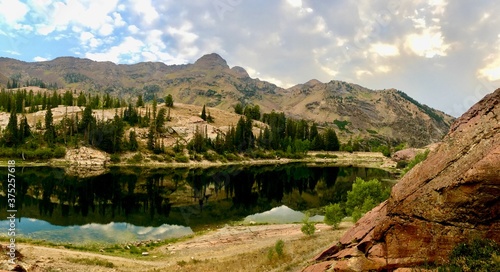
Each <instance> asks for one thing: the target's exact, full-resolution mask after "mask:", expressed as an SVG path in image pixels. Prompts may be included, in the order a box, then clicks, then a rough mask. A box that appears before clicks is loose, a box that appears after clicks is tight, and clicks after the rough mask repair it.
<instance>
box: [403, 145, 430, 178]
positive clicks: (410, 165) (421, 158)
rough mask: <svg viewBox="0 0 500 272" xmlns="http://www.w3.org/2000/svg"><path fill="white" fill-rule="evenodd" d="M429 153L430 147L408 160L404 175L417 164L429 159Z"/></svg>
mask: <svg viewBox="0 0 500 272" xmlns="http://www.w3.org/2000/svg"><path fill="white" fill-rule="evenodd" d="M427 155H429V149H427V150H425V152H424V153H418V154H417V155H416V156H415V158H413V160H411V161H410V162H408V165H407V166H406V168H405V169H404V170H403V175H404V174H406V173H408V171H410V170H411V169H412V168H413V167H414V166H415V165H417V164H419V163H421V162H423V161H425V159H427Z"/></svg>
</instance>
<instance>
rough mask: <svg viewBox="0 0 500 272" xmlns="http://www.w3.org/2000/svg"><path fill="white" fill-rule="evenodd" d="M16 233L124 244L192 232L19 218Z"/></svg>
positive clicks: (1, 224) (55, 239) (4, 226)
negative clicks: (63, 224)
mask: <svg viewBox="0 0 500 272" xmlns="http://www.w3.org/2000/svg"><path fill="white" fill-rule="evenodd" d="M8 224H9V222H8V221H7V220H2V221H0V228H2V229H8ZM17 232H18V233H19V234H21V235H22V236H24V237H29V238H33V239H43V240H48V241H53V242H68V243H74V244H80V243H87V242H95V241H99V242H102V243H124V242H129V241H147V240H157V239H160V240H164V239H168V238H177V237H182V236H186V235H190V234H193V231H192V230H191V228H190V227H184V226H176V225H167V224H164V225H161V226H158V227H138V226H134V225H131V224H128V223H114V222H111V223H108V224H96V223H90V224H86V225H82V226H55V225H52V224H50V223H49V222H46V221H43V220H38V219H32V218H21V221H20V222H19V223H18V224H17Z"/></svg>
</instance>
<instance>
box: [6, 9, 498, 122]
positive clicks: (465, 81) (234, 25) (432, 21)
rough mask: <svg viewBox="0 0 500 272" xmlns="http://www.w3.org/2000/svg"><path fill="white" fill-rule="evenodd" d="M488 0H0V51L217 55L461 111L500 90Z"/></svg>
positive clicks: (266, 76)
mask: <svg viewBox="0 0 500 272" xmlns="http://www.w3.org/2000/svg"><path fill="white" fill-rule="evenodd" d="M498 14H500V2H499V1H493V0H476V1H469V0H455V1H451V0H402V1H399V0H385V1H381V0H330V1H325V0H196V1H175V0H80V1H77V0H63V1H54V0H23V1H19V0H0V56H1V57H9V58H15V59H19V60H23V61H29V62H32V61H46V60H51V59H54V58H57V57H61V56H74V57H80V58H89V59H92V60H96V61H112V62H115V63H122V64H129V63H137V62H142V61H159V62H164V63H166V64H183V63H193V62H194V61H196V60H197V59H198V58H200V57H201V56H203V55H204V54H208V53H213V52H215V53H218V54H219V55H221V56H222V57H223V58H224V59H225V60H226V61H227V62H228V65H229V66H231V67H232V66H241V67H243V68H245V69H246V70H247V72H248V73H249V75H250V76H251V77H253V78H259V79H261V80H267V81H270V82H272V83H275V84H276V85H278V86H280V87H284V88H287V87H291V86H293V85H295V84H300V83H305V82H307V81H309V80H310V79H317V80H320V81H321V82H325V83H326V82H329V81H331V80H342V81H346V82H351V83H356V84H359V85H361V86H364V87H367V88H370V89H375V90H380V89H389V88H396V89H398V90H401V91H404V92H405V93H407V94H408V95H410V96H411V97H413V98H415V99H416V100H417V101H420V102H421V103H424V104H427V105H429V106H431V107H434V108H436V109H439V110H442V111H444V112H446V113H448V114H451V115H453V116H460V115H461V114H462V113H464V112H465V111H466V110H467V109H468V108H469V107H470V106H471V105H473V104H474V103H475V102H477V101H478V100H480V99H481V98H482V97H484V96H485V95H486V94H487V93H490V92H492V91H494V90H495V89H496V88H498V87H500V28H499V27H498V26H499V25H500V16H498Z"/></svg>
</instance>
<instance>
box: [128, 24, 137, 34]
mask: <svg viewBox="0 0 500 272" xmlns="http://www.w3.org/2000/svg"><path fill="white" fill-rule="evenodd" d="M127 29H128V31H130V33H132V34H137V33H138V32H139V28H138V27H137V26H135V25H129V26H128V27H127Z"/></svg>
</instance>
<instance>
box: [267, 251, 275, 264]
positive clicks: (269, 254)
mask: <svg viewBox="0 0 500 272" xmlns="http://www.w3.org/2000/svg"><path fill="white" fill-rule="evenodd" d="M273 257H274V250H273V248H269V250H268V251H267V259H268V260H269V261H272V260H273Z"/></svg>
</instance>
